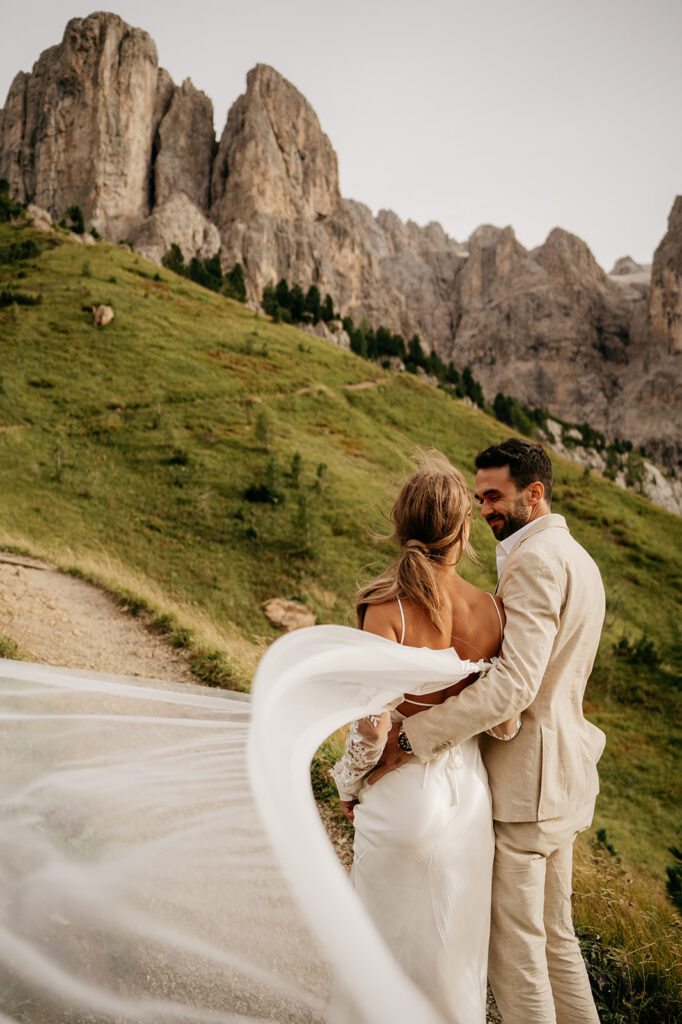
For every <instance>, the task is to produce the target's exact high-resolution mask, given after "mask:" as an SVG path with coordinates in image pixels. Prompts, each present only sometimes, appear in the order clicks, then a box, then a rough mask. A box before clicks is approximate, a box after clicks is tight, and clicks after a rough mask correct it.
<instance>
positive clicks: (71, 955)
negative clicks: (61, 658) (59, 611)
mask: <svg viewBox="0 0 682 1024" xmlns="http://www.w3.org/2000/svg"><path fill="white" fill-rule="evenodd" d="M480 667H481V666H480V665H476V664H471V663H468V662H462V661H460V660H459V659H458V658H457V656H456V655H455V654H454V652H448V651H429V650H426V649H424V650H416V649H414V648H404V647H403V648H401V647H399V646H398V645H397V644H395V643H391V642H390V641H387V640H382V639H380V638H377V637H372V636H369V635H368V634H365V633H362V632H360V631H358V630H355V629H348V628H345V627H340V626H315V627H312V628H309V629H303V630H298V631H297V632H295V633H291V634H288V635H287V636H284V637H282V638H281V639H280V640H278V641H276V642H275V643H274V644H273V645H272V646H271V648H270V649H269V650H268V651H267V652H266V654H265V656H264V658H263V659H262V661H261V664H260V666H259V669H258V672H257V674H256V678H255V681H254V694H253V699H248V698H245V697H244V696H243V695H239V694H233V693H229V692H226V691H219V690H210V689H207V688H205V687H198V686H197V687H195V686H185V685H181V684H166V683H162V682H150V681H149V680H145V681H140V680H132V679H125V678H118V677H106V676H101V675H94V674H92V673H87V672H77V671H72V670H67V669H53V668H49V667H46V666H42V665H30V664H25V663H22V662H14V661H2V660H0V737H1V741H2V742H1V743H0V1024H7V1022H8V1021H12V1022H15V1021H20V1022H29V1021H30V1022H31V1024H105V1022H106V1024H166V1022H168V1024H170V1022H182V1024H190V1022H191V1024H244V1022H247V1021H248V1022H253V1021H259V1022H261V1021H269V1022H280V1024H299V1022H300V1024H321V1022H323V1021H332V1020H333V1021H334V1022H335V1024H336V1022H339V1024H341V1022H342V1024H386V1021H392V1022H395V1024H402V1022H410V1024H414V1022H415V1021H418V1022H419V1024H443V1022H444V1021H450V1020H451V1019H452V1014H451V1013H450V1010H449V1006H450V1003H451V1002H452V1001H453V1000H454V1001H455V1002H458V1001H459V1000H460V999H465V998H466V993H467V992H468V991H471V992H474V993H477V992H478V989H479V978H478V966H477V967H476V968H475V969H474V970H473V972H472V973H471V975H470V974H469V973H468V972H469V970H470V968H469V967H468V966H466V965H467V964H469V965H470V964H471V958H470V957H469V955H468V952H469V950H470V948H471V942H473V941H474V939H473V936H474V935H476V934H478V932H479V930H481V929H484V927H485V924H484V918H485V910H484V909H482V908H481V903H482V898H479V897H475V898H474V896H473V895H472V890H473V889H475V888H476V886H477V879H479V877H481V878H482V875H483V871H482V869H481V862H484V861H485V860H486V858H487V856H488V853H487V844H486V843H484V842H483V841H482V835H483V833H482V831H480V830H479V828H478V825H475V823H474V818H475V817H476V815H475V808H474V804H475V803H476V802H480V804H481V805H482V804H484V802H485V800H486V799H487V797H486V796H485V790H484V786H483V780H482V778H481V777H480V774H479V769H478V767H477V765H478V761H477V755H476V752H475V750H474V744H473V743H472V744H471V745H464V746H463V747H462V748H460V755H461V757H462V763H461V764H459V763H455V761H456V760H457V755H456V754H455V755H453V757H454V760H453V759H450V760H449V758H450V755H446V756H445V757H443V759H442V761H441V760H439V761H438V762H436V763H435V764H434V765H433V766H432V767H431V768H429V774H428V775H427V777H426V787H425V789H424V790H422V789H420V787H421V785H422V783H423V781H424V778H423V772H424V769H423V768H421V767H420V766H418V765H414V766H412V767H411V771H412V774H413V775H414V779H411V776H410V773H409V772H404V771H402V770H401V771H399V772H397V773H395V777H394V778H393V779H392V780H391V779H387V780H386V784H385V786H384V794H385V807H386V809H387V812H388V809H389V805H390V814H391V817H392V821H393V826H395V825H396V823H397V822H398V821H399V816H400V815H403V814H408V813H410V808H412V812H414V814H415V815H416V817H415V818H413V819H411V821H412V826H413V825H414V823H415V822H416V821H419V823H420V824H419V828H417V829H414V828H412V832H413V835H414V836H418V835H421V834H426V833H428V832H430V831H431V830H432V825H433V824H434V823H435V821H436V818H433V819H431V820H430V821H429V820H428V814H429V813H430V812H427V807H428V806H431V807H432V809H433V812H434V813H436V811H437V815H438V817H437V821H438V828H439V829H440V828H441V827H442V837H443V841H444V842H443V845H442V848H441V849H435V848H433V846H432V848H431V850H430V852H428V854H427V851H426V849H424V851H423V852H424V854H425V855H427V856H428V865H429V867H428V870H427V871H426V872H425V873H424V874H423V876H422V879H421V882H420V883H419V884H424V883H425V882H427V881H428V884H429V885H430V889H429V888H427V889H425V890H423V891H424V892H426V893H427V894H430V896H431V902H430V903H429V902H428V901H426V902H424V903H421V902H420V903H419V906H417V905H416V904H415V906H413V907H412V908H411V909H410V914H411V915H412V916H411V921H412V922H413V923H414V925H415V926H416V927H417V928H418V929H419V930H421V929H422V923H421V920H420V916H419V915H427V916H428V915H429V914H432V915H433V916H434V921H436V922H437V926H438V927H439V928H440V929H442V931H443V934H444V936H445V937H446V945H447V948H448V949H449V950H457V949H460V950H461V951H462V953H463V954H465V953H466V957H465V956H464V955H463V956H462V958H461V962H460V964H459V966H457V965H455V967H457V969H456V970H454V971H452V972H451V973H450V965H449V963H448V964H447V965H446V964H445V962H444V961H441V960H438V962H437V963H435V964H434V962H433V961H432V960H431V959H429V961H428V963H427V964H422V965H421V966H419V965H418V963H417V960H418V957H419V949H418V948H416V947H415V949H414V951H413V953H412V954H411V956H413V957H414V958H415V960H414V963H415V968H414V977H416V978H418V984H414V983H413V981H411V980H410V978H409V977H408V975H407V974H406V973H405V971H404V970H403V969H401V967H400V966H399V964H398V963H397V960H396V956H395V955H394V952H393V951H392V949H391V946H392V942H393V940H392V938H391V936H390V935H386V934H385V933H384V929H383V925H382V923H381V921H379V920H378V919H377V920H376V923H375V921H373V920H372V916H371V915H370V914H368V912H367V910H366V908H365V906H364V905H363V903H362V902H361V900H360V899H358V897H357V895H356V894H355V893H354V892H353V889H352V887H351V885H350V883H349V881H348V879H347V877H346V875H345V873H344V871H343V869H342V868H341V866H340V864H339V863H338V860H337V859H336V857H335V855H334V852H333V849H332V847H331V845H330V843H329V841H328V839H327V837H326V834H325V831H324V829H323V827H322V825H321V822H320V819H319V816H318V814H317V809H316V806H315V801H314V798H313V795H312V791H311V787H310V775H309V765H310V760H311V758H312V756H313V754H314V752H315V750H316V748H317V746H318V745H319V744H320V742H321V741H322V740H323V739H325V738H326V737H327V736H328V735H330V734H331V733H332V732H333V731H334V730H335V729H337V728H339V727H340V726H341V725H342V724H343V723H345V722H348V721H351V720H354V719H361V718H363V717H364V716H366V715H370V714H377V713H379V712H380V711H381V709H382V708H383V707H384V706H385V705H386V704H388V703H390V702H391V701H394V700H395V699H396V698H397V697H399V695H400V694H401V693H403V692H414V691H415V683H414V681H415V680H421V682H422V692H428V691H429V690H436V689H442V688H443V687H445V686H447V685H449V684H451V683H453V682H455V681H457V680H458V679H462V678H464V677H465V676H467V675H469V674H470V673H471V672H473V671H476V670H477V669H480ZM417 692H419V690H417ZM438 780H440V782H438ZM438 786H440V789H438V788H437V787H438ZM476 787H478V789H477V788H476ZM377 793H380V790H379V788H378V787H377ZM389 793H392V794H393V795H392V796H389ZM419 793H422V794H424V793H425V794H427V801H426V802H424V801H422V802H421V803H420V800H419V796H418V794H419ZM437 793H440V794H441V795H440V796H439V797H436V794H437ZM476 793H477V794H478V796H476V797H475V796H474V794H476ZM446 794H449V796H447V795H446ZM382 799H384V798H382ZM410 801H411V802H410ZM379 808H380V804H379V803H377V804H376V806H375V808H374V811H373V812H371V813H370V801H367V802H366V805H365V809H364V811H362V812H361V816H362V813H365V819H366V829H365V832H366V836H367V841H368V843H371V842H372V841H373V840H372V837H373V836H376V835H377V834H378V833H381V832H382V828H383V827H382V825H381V817H380V814H379ZM454 821H457V822H458V824H457V827H456V828H455V827H453V822H454ZM385 824H386V826H387V828H388V829H389V830H390V828H391V827H392V826H391V824H390V823H389V822H386V823H385ZM460 826H461V828H460ZM467 828H468V829H469V830H470V831H469V837H468V841H465V838H464V834H463V832H462V829H465V830H466V829H467ZM471 830H475V831H471ZM388 835H390V831H386V830H383V839H386V837H387V836H388ZM383 839H382V843H383V852H382V851H381V850H380V849H379V846H380V845H381V844H377V845H376V848H375V849H370V848H369V846H368V850H367V853H366V855H365V856H364V857H363V858H362V860H361V861H360V862H359V863H358V866H357V867H356V878H357V877H358V873H360V875H361V874H362V870H361V869H362V863H363V862H364V863H365V864H366V865H367V866H369V865H370V863H371V862H372V860H373V859H374V862H375V868H374V869H373V872H372V874H373V876H374V881H375V882H376V885H374V886H373V888H374V890H375V892H376V893H378V891H379V890H378V886H379V878H378V877H377V867H378V864H379V860H378V859H377V858H379V859H380V858H382V857H384V858H386V860H385V864H386V870H388V867H389V862H390V853H389V849H388V847H389V846H390V843H389V844H386V843H385V842H383ZM446 847H447V848H448V850H451V852H452V853H453V854H454V857H453V858H449V857H448V856H445V854H446ZM417 852H418V851H417ZM467 858H468V859H467ZM401 861H402V865H403V866H402V869H401V870H402V871H403V875H402V877H398V876H395V880H396V881H398V882H400V883H401V884H403V885H404V886H405V887H406V888H405V894H407V891H408V889H409V886H411V885H412V884H413V883H414V881H415V878H416V876H415V874H414V870H413V869H412V868H409V870H408V868H407V866H406V865H407V859H403V858H401V857H400V856H398V857H397V858H394V866H395V867H399V862H401ZM364 896H365V894H363V898H364ZM442 898H446V899H447V900H452V906H450V905H447V904H446V903H443V902H442ZM406 910H407V901H406ZM451 910H454V913H451ZM465 918H468V920H466V922H465ZM465 931H466V932H467V934H468V935H469V937H470V942H469V944H467V942H466V941H465V939H464V933H465ZM382 936H383V937H382ZM476 941H477V940H476ZM406 942H407V943H409V935H408V936H407V937H406ZM406 948H407V947H406V945H403V947H402V949H403V951H404V950H405V949H406ZM395 952H396V954H397V955H398V959H401V958H402V952H399V951H397V950H395ZM429 968H431V969H432V970H433V971H435V974H434V978H435V981H434V989H433V991H430V988H429V986H430V983H428V982H427V984H426V985H424V978H425V977H426V974H425V973H424V971H426V970H428V969H429ZM407 970H408V971H409V972H410V973H412V968H411V967H410V966H409V965H408V966H407ZM446 974H447V978H448V979H449V980H448V981H445V980H444V977H445V975H446ZM332 978H333V979H334V983H335V991H336V992H340V991H343V993H344V1006H341V1004H340V1003H339V1002H338V1001H336V1006H335V1005H334V1001H332V1006H331V1007H329V1005H328V1001H329V992H330V987H331V984H332ZM448 985H451V986H452V990H451V992H446V989H447V986H448ZM442 992H445V993H446V994H445V996H444V997H443V998H441V993H442ZM475 998H476V999H477V998H478V997H477V996H475ZM443 999H444V1000H445V1001H443ZM461 1005H462V1006H464V1003H462V1004H461ZM438 1006H440V1007H441V1009H442V1012H439V1010H438V1008H437V1007H438ZM448 1014H450V1015H448ZM462 1019H463V1020H464V1019H466V1020H467V1024H472V1022H473V1021H474V1020H476V1019H477V1018H475V1017H474V1016H472V1017H466V1013H465V1015H464V1016H463V1018H462Z"/></svg>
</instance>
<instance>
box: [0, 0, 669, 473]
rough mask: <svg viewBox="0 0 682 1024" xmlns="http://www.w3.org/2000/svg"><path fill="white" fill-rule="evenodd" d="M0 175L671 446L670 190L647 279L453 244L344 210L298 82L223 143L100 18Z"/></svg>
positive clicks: (205, 102) (325, 143)
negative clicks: (327, 299) (313, 287)
mask: <svg viewBox="0 0 682 1024" xmlns="http://www.w3.org/2000/svg"><path fill="white" fill-rule="evenodd" d="M0 176H3V177H7V178H8V179H9V180H10V183H11V186H12V189H13V191H14V194H15V195H16V197H17V198H19V199H21V200H24V201H31V202H33V203H36V204H37V205H38V206H40V207H44V208H45V209H47V210H48V211H49V212H50V213H51V214H52V215H53V216H57V217H59V216H61V215H62V214H63V212H64V211H65V209H66V208H67V207H68V206H69V205H71V204H73V203H77V204H79V205H80V206H81V207H82V209H83V212H84V214H85V218H86V222H87V224H88V226H93V227H95V228H97V230H98V231H99V232H100V233H101V234H102V235H104V237H106V238H109V239H112V240H113V241H119V240H120V239H129V240H131V241H132V242H133V243H134V244H135V246H136V247H137V248H138V249H139V251H140V252H142V253H143V254H144V255H145V256H147V257H149V258H151V259H154V260H157V261H159V260H160V259H161V256H162V255H163V253H164V252H165V251H166V249H168V248H169V246H170V244H171V243H172V242H178V243H179V244H180V246H181V248H182V250H183V252H184V255H185V257H186V258H189V257H191V256H193V255H199V256H201V257H204V256H208V255H212V254H213V253H214V252H215V251H216V250H217V249H218V248H220V249H221V251H222V255H223V262H224V264H225V265H231V264H232V263H234V262H235V261H236V260H239V261H241V263H242V264H243V266H244V269H245V272H246V277H247V284H248V287H249V290H250V293H251V295H252V297H259V296H260V294H261V292H262V288H263V286H264V285H265V284H266V283H267V282H270V281H276V280H278V279H279V278H280V277H286V278H287V279H288V280H289V281H290V282H298V283H300V284H302V285H303V286H307V285H308V284H310V283H312V282H314V283H316V284H317V285H318V287H319V288H320V290H321V291H322V292H323V293H324V292H326V291H328V292H330V294H331V295H332V296H333V298H334V302H335V305H336V306H337V308H339V309H341V311H342V312H343V313H344V314H350V315H351V316H352V317H353V318H354V319H355V320H356V322H359V321H360V320H362V318H363V317H365V318H366V319H367V320H368V321H369V322H370V323H373V324H374V325H378V324H379V323H383V324H385V325H386V326H388V327H390V328H392V329H393V330H396V331H400V332H402V333H403V334H404V335H405V336H410V335H411V334H412V333H413V332H415V331H417V332H419V333H420V334H421V335H422V337H423V339H424V340H425V341H426V344H427V346H434V347H436V348H437V350H438V351H439V352H440V354H441V355H442V356H443V357H444V358H447V359H449V358H452V359H453V360H454V362H455V364H456V365H459V366H460V367H462V366H464V365H467V364H468V365H470V366H471V367H472V369H473V370H474V373H475V375H476V376H477V377H478V378H479V379H480V380H481V383H482V384H483V387H484V390H485V392H486V395H487V397H488V398H492V397H493V396H494V394H495V392H496V391H498V390H502V391H505V392H506V393H509V394H514V395H516V396H518V397H519V398H520V399H522V400H523V401H525V402H528V403H529V404H534V405H542V406H545V407H547V408H548V409H549V410H550V411H551V412H552V413H553V414H554V415H558V416H561V417H563V418H565V419H570V420H574V421H578V422H583V421H587V422H589V423H590V424H591V425H592V426H594V427H598V428H600V429H602V430H604V431H605V432H607V434H609V435H610V436H614V435H616V434H619V435H621V436H625V437H628V438H630V439H631V440H633V441H634V442H636V443H642V444H645V445H646V446H647V447H648V448H649V449H650V450H651V451H652V452H654V453H655V455H656V456H657V457H659V458H663V459H664V460H665V461H666V462H668V463H669V464H671V465H673V464H677V463H678V462H679V460H680V456H681V455H682V413H681V411H680V406H681V404H682V403H680V397H681V390H682V375H681V371H680V367H681V365H682V363H681V360H682V298H681V297H680V296H681V295H682V289H681V287H680V283H681V279H682V199H678V200H677V202H676V203H675V206H674V208H673V212H672V214H671V218H670V223H669V227H668V234H667V235H666V237H665V239H664V240H663V242H662V243H661V246H660V247H659V249H658V250H657V252H656V255H655V258H654V264H653V270H652V286H651V288H649V284H648V275H647V274H646V272H644V271H642V268H638V267H637V265H636V264H633V261H631V260H630V261H629V262H628V261H627V260H623V261H619V265H618V266H617V267H616V268H614V273H613V274H611V275H606V274H605V273H604V272H603V271H602V270H601V268H600V267H599V266H598V265H597V263H596V261H595V260H594V258H593V256H592V254H591V253H590V250H589V249H588V247H587V246H586V245H585V243H584V242H582V241H581V240H580V239H579V238H576V237H575V236H573V235H571V234H569V233H568V232H566V231H563V230H560V229H555V230H554V231H552V232H551V233H550V235H549V237H548V238H547V240H546V242H545V243H544V244H543V245H542V246H540V247H538V248H537V249H534V250H533V251H531V252H528V251H526V250H525V249H524V248H523V246H521V245H520V244H519V242H518V241H517V239H516V238H515V236H514V232H513V230H512V229H511V228H510V227H506V228H502V229H501V228H494V227H490V226H484V227H481V228H478V229H477V230H476V231H475V232H474V234H473V235H472V236H471V238H469V239H468V240H467V241H466V242H457V241H455V240H454V239H452V238H449V237H448V236H447V235H446V233H445V232H444V231H443V229H442V228H441V227H440V225H439V224H435V223H434V224H429V225H428V226H427V227H418V226H417V225H416V224H414V223H412V222H408V223H407V224H404V223H403V222H402V221H401V220H400V219H399V218H398V217H397V216H396V215H395V214H394V213H392V212H390V211H387V210H382V211H381V212H380V213H379V215H378V216H377V217H374V216H373V215H372V213H371V211H370V210H369V209H368V208H367V207H365V206H363V205H362V204H361V203H358V202H354V201H352V200H348V199H344V198H343V197H342V195H341V192H340V189H339V178H338V165H337V157H336V154H335V152H334V150H333V148H332V146H331V143H330V142H329V139H328V138H327V136H326V135H325V134H324V132H323V131H322V128H321V126H320V124H319V121H318V119H317V116H316V114H315V112H314V110H313V108H312V107H311V106H310V104H309V103H308V101H307V100H306V99H305V97H303V96H302V95H301V93H300V92H298V90H297V89H296V88H295V87H294V86H293V85H291V83H289V82H287V81H286V80H285V79H284V78H283V77H282V76H281V75H279V74H278V73H277V72H276V71H275V70H274V69H272V68H270V67H268V66H266V65H262V64H259V65H257V66H256V67H255V68H253V69H252V70H251V71H250V72H249V74H248V78H247V88H246V92H245V93H244V95H243V96H240V97H239V98H238V99H237V101H236V102H235V103H234V105H233V106H232V108H231V110H230V112H229V115H228V119H227V124H226V126H225V129H224V131H223V134H222V137H221V139H220V142H219V143H216V138H215V133H214V130H213V108H212V104H211V101H210V100H209V99H208V98H207V97H206V96H205V95H204V94H203V93H201V92H199V91H198V90H196V89H195V88H194V86H193V85H192V83H191V82H190V81H189V80H186V81H185V82H184V83H183V84H182V86H176V85H175V84H174V83H173V82H172V80H171V78H170V76H169V75H168V73H167V72H166V71H164V70H163V69H161V68H159V66H158V60H157V54H156V48H155V46H154V43H153V42H152V40H151V39H150V37H149V36H148V35H147V34H146V33H145V32H143V31H141V30H139V29H134V28H131V27H130V26H128V25H126V23H125V22H123V21H122V20H121V19H120V18H119V17H117V16H116V15H113V14H107V13H102V12H100V13H96V14H92V15H90V16H89V17H87V18H82V19H81V18H76V19H73V20H72V21H70V22H69V24H68V25H67V27H66V31H65V34H64V38H63V40H62V42H61V44H60V45H59V46H55V47H52V48H51V49H49V50H46V51H45V52H44V53H43V54H42V55H41V57H40V59H39V60H38V61H37V63H36V64H35V65H34V68H33V70H32V72H31V73H30V74H26V73H24V72H21V73H19V74H18V75H17V76H16V78H15V79H14V82H13V83H12V86H11V88H10V92H9V95H8V97H7V101H6V104H5V107H4V110H3V111H2V112H0Z"/></svg>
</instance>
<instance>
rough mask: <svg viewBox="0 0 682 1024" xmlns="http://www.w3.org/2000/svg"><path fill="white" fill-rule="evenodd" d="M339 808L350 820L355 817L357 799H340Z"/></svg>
mask: <svg viewBox="0 0 682 1024" xmlns="http://www.w3.org/2000/svg"><path fill="white" fill-rule="evenodd" d="M339 803H340V804H341V810H342V811H343V813H344V814H345V816H346V817H347V818H348V820H349V821H350V822H352V821H353V819H354V818H355V813H354V812H355V805H356V804H357V803H358V801H357V800H340V801H339Z"/></svg>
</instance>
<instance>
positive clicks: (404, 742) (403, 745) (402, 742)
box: [398, 725, 412, 754]
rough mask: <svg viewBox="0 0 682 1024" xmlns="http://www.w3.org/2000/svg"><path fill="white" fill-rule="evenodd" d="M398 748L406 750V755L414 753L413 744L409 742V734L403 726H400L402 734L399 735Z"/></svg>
mask: <svg viewBox="0 0 682 1024" xmlns="http://www.w3.org/2000/svg"><path fill="white" fill-rule="evenodd" d="M398 746H399V747H400V749H401V750H404V751H405V753H406V754H411V753H412V744H411V743H410V741H409V740H408V738H407V733H406V732H405V730H404V729H403V727H402V725H401V726H400V732H399V733H398Z"/></svg>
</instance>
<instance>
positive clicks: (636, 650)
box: [613, 633, 662, 668]
mask: <svg viewBox="0 0 682 1024" xmlns="http://www.w3.org/2000/svg"><path fill="white" fill-rule="evenodd" d="M613 653H614V654H615V655H617V656H618V657H619V658H625V659H626V660H627V661H629V662H630V664H631V665H646V666H648V667H649V668H658V666H659V665H660V664H661V660H662V659H661V656H660V654H659V653H658V651H657V650H656V646H655V644H654V642H653V640H649V639H648V638H647V637H646V636H645V634H644V633H642V635H641V636H640V638H639V640H637V641H635V642H634V643H633V642H631V641H630V640H628V638H627V637H626V636H621V637H620V638H619V639H618V640H617V641H616V642H615V643H614V645H613Z"/></svg>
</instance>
